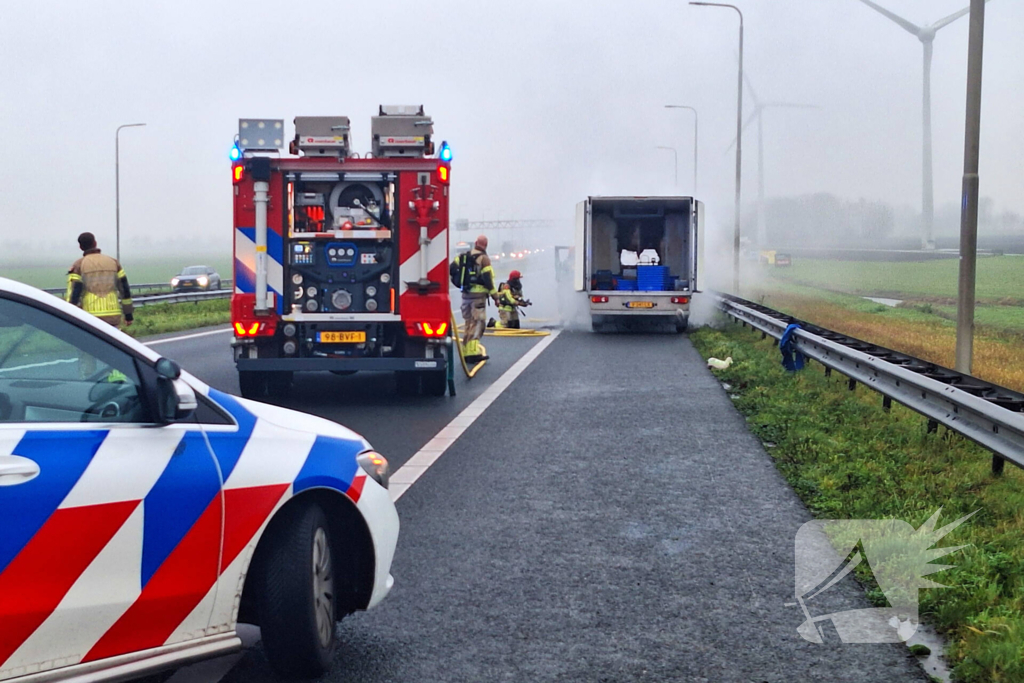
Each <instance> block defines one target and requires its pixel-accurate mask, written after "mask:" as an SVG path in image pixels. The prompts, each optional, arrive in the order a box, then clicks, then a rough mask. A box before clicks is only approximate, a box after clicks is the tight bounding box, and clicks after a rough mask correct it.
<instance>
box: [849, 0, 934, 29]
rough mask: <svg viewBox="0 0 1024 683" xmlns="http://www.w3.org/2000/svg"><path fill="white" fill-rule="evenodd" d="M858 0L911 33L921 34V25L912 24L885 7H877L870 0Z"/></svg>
mask: <svg viewBox="0 0 1024 683" xmlns="http://www.w3.org/2000/svg"><path fill="white" fill-rule="evenodd" d="M860 1H861V2H863V3H864V4H865V5H867V6H868V7H870V8H871V9H873V10H875V11H876V12H878V13H879V14H882V15H885V16H886V17H889V18H890V19H892V20H893V21H895V22H896V23H897V24H899V25H900V26H902V27H903V28H904V29H906V30H907V31H909V32H910V33H913V34H914V35H915V36H920V35H921V27H920V26H918V25H917V24H914V23H913V22H910V21H907V20H906V19H904V18H903V17H901V16H900V15H898V14H893V13H892V12H890V11H889V10H887V9H885V8H884V7H879V6H878V5H876V4H875V3H873V2H871V0H860Z"/></svg>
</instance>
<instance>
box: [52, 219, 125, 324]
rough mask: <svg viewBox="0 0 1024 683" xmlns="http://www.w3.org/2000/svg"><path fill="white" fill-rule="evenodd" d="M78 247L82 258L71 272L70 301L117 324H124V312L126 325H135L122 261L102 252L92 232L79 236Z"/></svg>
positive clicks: (68, 297)
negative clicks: (119, 261) (122, 318)
mask: <svg viewBox="0 0 1024 683" xmlns="http://www.w3.org/2000/svg"><path fill="white" fill-rule="evenodd" d="M78 246H79V247H80V248H81V249H82V258H80V259H78V260H77V261H75V263H74V264H73V265H72V266H71V270H69V271H68V292H67V300H68V302H69V303H71V304H73V305H75V306H78V307H79V308H81V309H82V310H83V311H85V312H86V313H92V314H93V315H94V316H96V317H97V318H99V319H100V320H102V321H104V322H106V323H110V324H111V325H113V326H114V327H120V326H121V316H122V313H123V314H124V322H125V324H126V325H131V324H132V321H133V320H134V316H133V315H132V314H133V311H134V307H133V306H132V292H131V289H130V288H129V286H128V277H127V276H126V275H125V274H124V269H123V268H121V264H120V263H118V262H117V260H116V259H113V258H111V257H109V256H107V255H106V254H101V253H100V250H99V248H98V247H97V246H96V238H95V237H94V236H93V234H92V233H91V232H83V233H82V234H81V235H79V236H78Z"/></svg>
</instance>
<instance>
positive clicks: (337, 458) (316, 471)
mask: <svg viewBox="0 0 1024 683" xmlns="http://www.w3.org/2000/svg"><path fill="white" fill-rule="evenodd" d="M360 450H362V444H359V443H356V442H352V441H343V440H342V439H334V438H331V437H329V436H318V437H316V442H315V443H314V444H313V448H311V449H310V451H309V457H308V458H306V462H305V463H303V465H302V469H301V470H300V471H299V472H298V473H297V476H296V477H295V483H294V490H295V493H301V492H302V491H305V490H307V489H311V488H316V487H326V488H332V489H335V490H338V491H348V489H349V487H350V486H351V485H352V481H353V480H354V479H355V477H356V473H358V472H359V471H360V468H359V465H358V464H357V463H356V459H355V456H356V455H357V454H358V453H359V451H360Z"/></svg>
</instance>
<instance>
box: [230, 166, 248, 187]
mask: <svg viewBox="0 0 1024 683" xmlns="http://www.w3.org/2000/svg"><path fill="white" fill-rule="evenodd" d="M243 176H245V167H244V166H242V164H237V165H236V166H233V167H232V168H231V177H232V179H233V180H234V182H236V183H240V182H242V177H243Z"/></svg>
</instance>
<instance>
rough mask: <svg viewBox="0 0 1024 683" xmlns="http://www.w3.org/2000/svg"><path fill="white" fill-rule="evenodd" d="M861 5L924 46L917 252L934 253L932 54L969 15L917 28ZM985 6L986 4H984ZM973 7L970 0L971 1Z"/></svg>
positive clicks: (867, 2)
mask: <svg viewBox="0 0 1024 683" xmlns="http://www.w3.org/2000/svg"><path fill="white" fill-rule="evenodd" d="M861 2H863V3H864V4H865V5H867V6H868V7H870V8H871V9H873V10H875V11H877V12H878V13H879V14H881V15H883V16H885V17H886V18H888V19H891V20H892V21H894V22H896V23H897V24H899V25H900V27H902V28H903V29H904V30H905V31H907V32H908V33H911V34H913V35H914V36H916V37H917V39H918V40H920V41H921V45H923V46H924V87H923V88H922V100H923V102H922V129H923V136H922V137H923V141H922V142H923V153H922V167H923V174H922V175H923V179H922V183H921V187H922V189H921V195H922V196H921V223H922V226H921V248H922V249H934V248H935V235H934V233H933V230H934V224H935V191H934V189H933V180H932V176H933V171H932V52H933V50H934V43H935V34H936V33H937V32H938V30H939V29H941V28H944V27H946V26H949V25H950V24H952V23H953V22H954V21H956V20H957V19H959V18H960V17H962V16H964V15H965V14H967V13H968V12H969V11H970V9H971V8H970V7H965V8H964V9H962V10H960V11H959V12H954V13H953V14H950V15H949V16H948V17H946V18H945V19H939V20H938V21H936V22H935V23H934V24H932V25H931V26H918V25H917V24H915V23H913V22H911V21H907V20H906V19H904V18H903V17H901V16H899V15H898V14H895V13H893V12H890V11H889V10H887V9H885V8H884V7H880V6H879V5H876V4H875V3H873V2H871V0H861ZM985 2H989V0H985ZM972 6H973V0H972Z"/></svg>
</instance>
